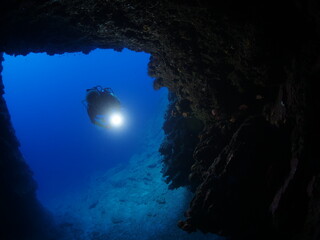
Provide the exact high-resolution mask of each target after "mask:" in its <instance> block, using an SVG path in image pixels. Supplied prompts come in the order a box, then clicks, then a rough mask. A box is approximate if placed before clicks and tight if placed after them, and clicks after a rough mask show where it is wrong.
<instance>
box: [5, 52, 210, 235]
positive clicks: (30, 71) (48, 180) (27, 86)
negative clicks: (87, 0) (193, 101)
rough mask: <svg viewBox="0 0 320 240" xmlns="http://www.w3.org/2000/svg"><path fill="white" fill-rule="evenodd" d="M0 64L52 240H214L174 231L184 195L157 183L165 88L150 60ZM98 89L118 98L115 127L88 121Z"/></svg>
mask: <svg viewBox="0 0 320 240" xmlns="http://www.w3.org/2000/svg"><path fill="white" fill-rule="evenodd" d="M4 59H5V61H4V62H3V67H4V69H3V72H2V75H3V81H4V85H5V95H4V97H5V99H6V102H7V104H8V108H9V111H10V114H11V119H12V123H13V126H14V128H15V131H16V135H17V137H18V139H19V141H20V144H21V146H20V149H21V151H22V153H23V155H24V158H25V159H26V161H27V163H28V164H29V165H30V167H31V169H32V171H33V173H34V178H35V180H36V181H37V184H38V192H37V194H38V198H39V199H40V201H41V203H42V204H43V205H44V206H45V207H46V208H47V209H49V211H50V212H51V213H52V215H53V217H54V221H55V223H56V225H57V226H58V227H57V229H58V230H57V232H55V233H54V235H55V236H56V235H57V236H58V238H57V239H79V240H95V239H101V238H107V239H130V240H132V239H139V240H140V239H150V237H155V238H157V239H174V238H178V239H179V238H183V239H216V236H215V235H203V234H200V233H196V234H192V235H188V234H187V233H185V232H183V231H182V230H180V229H179V228H177V227H176V223H177V221H178V220H179V219H181V218H182V217H183V211H184V210H185V208H186V206H187V204H188V202H189V201H190V199H191V196H192V194H191V193H190V192H189V191H188V190H187V189H185V188H179V189H175V190H168V186H167V184H166V183H165V182H164V181H163V178H162V173H161V168H162V164H161V156H160V154H159V153H158V148H159V146H160V144H161V142H162V141H163V132H162V130H161V127H162V124H163V116H164V113H165V110H166V106H167V104H168V102H167V90H166V89H161V90H160V91H154V89H153V88H152V79H151V78H150V77H149V76H147V74H146V73H147V70H146V68H147V67H146V66H147V63H148V61H149V55H148V54H145V53H136V52H132V51H129V50H127V49H125V50H124V51H122V52H121V53H119V52H115V51H113V50H102V49H97V50H95V51H92V52H91V53H90V54H88V55H84V54H81V53H72V54H64V55H54V56H49V55H46V54H44V53H40V54H32V53H31V54H29V55H27V56H25V57H24V56H17V57H13V56H10V55H5V56H4ZM96 85H102V86H105V87H111V88H112V89H113V90H114V91H115V93H116V95H117V96H118V98H119V99H120V100H121V102H122V105H123V107H124V112H125V115H126V117H127V119H126V121H125V126H124V127H123V128H121V129H115V130H112V129H111V130H106V129H101V128H99V127H97V126H94V125H92V124H91V123H90V120H89V118H88V116H87V112H86V109H85V107H84V106H83V104H82V100H83V99H84V98H85V90H86V89H87V88H90V87H93V86H96ZM137 229H138V231H137Z"/></svg>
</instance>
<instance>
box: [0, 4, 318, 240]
mask: <svg viewBox="0 0 320 240" xmlns="http://www.w3.org/2000/svg"><path fill="white" fill-rule="evenodd" d="M319 16H320V6H319V3H318V1H315V0H310V1H302V0H296V1H289V0H285V1H281V2H278V1H273V0H271V1H264V0H263V1H259V2H255V1H250V0H246V1H241V2H239V1H234V0H226V1H223V2H216V1H206V0H200V1H179V0H175V1H166V0H165V1H138V0H134V1H126V0H121V1H120V0H119V1H118V0H116V1H100V0H90V1H83V0H74V1H67V0H57V1H48V0H40V1H34V0H28V1H20V0H15V1H3V3H2V6H1V8H0V52H2V53H6V54H9V55H26V54H28V53H31V52H35V53H43V52H46V53H48V54H49V55H53V54H61V53H67V52H84V53H89V52H90V51H92V50H94V49H97V48H101V49H114V50H116V51H122V50H123V49H124V48H128V49H130V50H132V51H136V52H141V51H143V52H146V53H148V54H150V55H151V57H150V61H149V63H148V74H149V76H151V77H153V78H154V79H155V80H154V83H153V87H154V89H160V88H162V87H166V88H167V89H168V92H169V93H168V100H169V102H168V108H167V110H166V113H165V114H164V123H163V126H162V128H163V132H164V136H163V139H162V140H161V142H162V143H161V146H160V147H159V149H158V151H155V152H153V154H161V159H162V161H161V168H162V175H163V176H164V177H166V179H167V184H168V185H167V187H168V188H169V189H175V190H174V191H181V189H182V188H181V187H187V188H188V189H190V190H191V191H192V194H191V196H190V198H192V199H191V200H190V205H189V206H188V207H186V209H185V214H184V216H178V217H177V218H176V220H177V221H178V219H181V220H180V221H179V222H178V226H179V228H180V229H181V230H183V231H185V232H188V233H190V235H188V236H190V237H192V236H196V235H194V234H195V232H196V231H202V232H205V233H214V234H217V235H220V236H226V237H227V238H230V239H236V240H237V239H285V240H287V239H288V240H309V239H310V240H314V239H319V238H320V231H319V229H320V228H319V223H320V218H319V213H320V202H319V200H320V199H319V196H320V194H319V193H320V184H319V180H320V177H319V173H320V165H319V157H318V149H317V142H318V141H317V140H318V139H319V138H318V137H319V124H318V123H319V118H318V116H317V115H318V114H317V113H318V112H319V101H318V99H317V95H318V94H317V88H316V87H315V86H316V82H317V80H318V79H319V77H320V76H319V75H320V59H319V56H320V54H319V48H320V44H319V42H320V41H319V29H320V28H319V26H320V17H319ZM1 56H2V55H1ZM1 60H3V57H1ZM2 69H3V67H2V65H0V70H1V71H2ZM3 88H4V86H3V83H2V77H1V99H0V113H1V114H0V134H1V135H0V154H1V155H0V161H1V162H0V176H1V181H0V188H1V189H0V191H1V199H0V212H1V215H0V226H1V228H0V236H1V239H5V240H24V239H26V240H27V239H28V240H33V239H34V240H37V239H42V240H45V239H54V238H53V236H55V235H54V234H55V231H56V228H55V226H54V224H53V223H52V221H51V218H50V214H49V213H48V212H47V210H46V209H45V208H44V207H43V206H42V205H41V204H40V203H39V202H38V200H37V198H36V183H35V181H34V179H33V177H32V173H31V171H30V169H29V167H28V165H27V164H26V162H25V161H24V159H23V156H22V155H21V152H20V151H19V143H18V140H17V138H16V136H15V132H14V130H13V127H12V123H11V120H10V115H9V111H8V108H7V105H6V102H5V100H4V98H3V94H4V91H3ZM159 164H160V163H159ZM142 166H145V165H143V164H142ZM147 168H148V167H147ZM114 175H115V176H116V175H117V173H114ZM159 177H160V175H159ZM158 180H159V179H158ZM158 180H156V179H154V181H158ZM154 184H156V183H155V182H154ZM175 201H176V204H179V202H180V201H182V200H181V199H179V198H177V199H175ZM92 204H93V205H94V202H92ZM93 205H92V206H93ZM97 206H98V205H97ZM93 208H94V207H93ZM182 211H183V210H182ZM173 215H174V213H173ZM114 220H115V221H118V219H114ZM154 220H155V221H156V220H157V218H156V217H155V219H154ZM175 225H176V224H175ZM172 227H176V226H173V225H172ZM137 232H138V233H139V231H137ZM103 237H105V236H103ZM91 238H92V239H94V238H96V239H99V238H101V236H100V235H99V234H98V233H97V235H94V236H91ZM166 238H167V237H166V236H164V237H163V238H161V237H159V239H166Z"/></svg>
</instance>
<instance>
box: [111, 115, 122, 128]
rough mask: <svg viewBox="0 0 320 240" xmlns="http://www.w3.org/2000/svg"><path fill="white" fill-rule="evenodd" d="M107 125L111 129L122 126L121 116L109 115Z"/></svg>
mask: <svg viewBox="0 0 320 240" xmlns="http://www.w3.org/2000/svg"><path fill="white" fill-rule="evenodd" d="M109 123H110V125H111V126H112V127H120V126H122V124H123V116H122V115H121V114H120V113H111V114H110V116H109Z"/></svg>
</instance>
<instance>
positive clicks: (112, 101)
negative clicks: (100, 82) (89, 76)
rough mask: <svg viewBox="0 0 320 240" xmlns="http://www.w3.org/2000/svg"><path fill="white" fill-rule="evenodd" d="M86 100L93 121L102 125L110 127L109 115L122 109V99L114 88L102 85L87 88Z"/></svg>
mask: <svg viewBox="0 0 320 240" xmlns="http://www.w3.org/2000/svg"><path fill="white" fill-rule="evenodd" d="M85 102H86V108H87V112H88V115H89V118H90V120H91V122H92V123H93V124H95V125H97V126H100V127H110V122H109V121H108V117H109V116H111V114H113V113H115V112H119V111H120V109H121V104H120V101H119V100H118V99H117V97H116V96H115V95H114V93H113V91H112V89H111V88H103V87H101V86H96V87H93V88H90V89H87V95H86V100H85Z"/></svg>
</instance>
